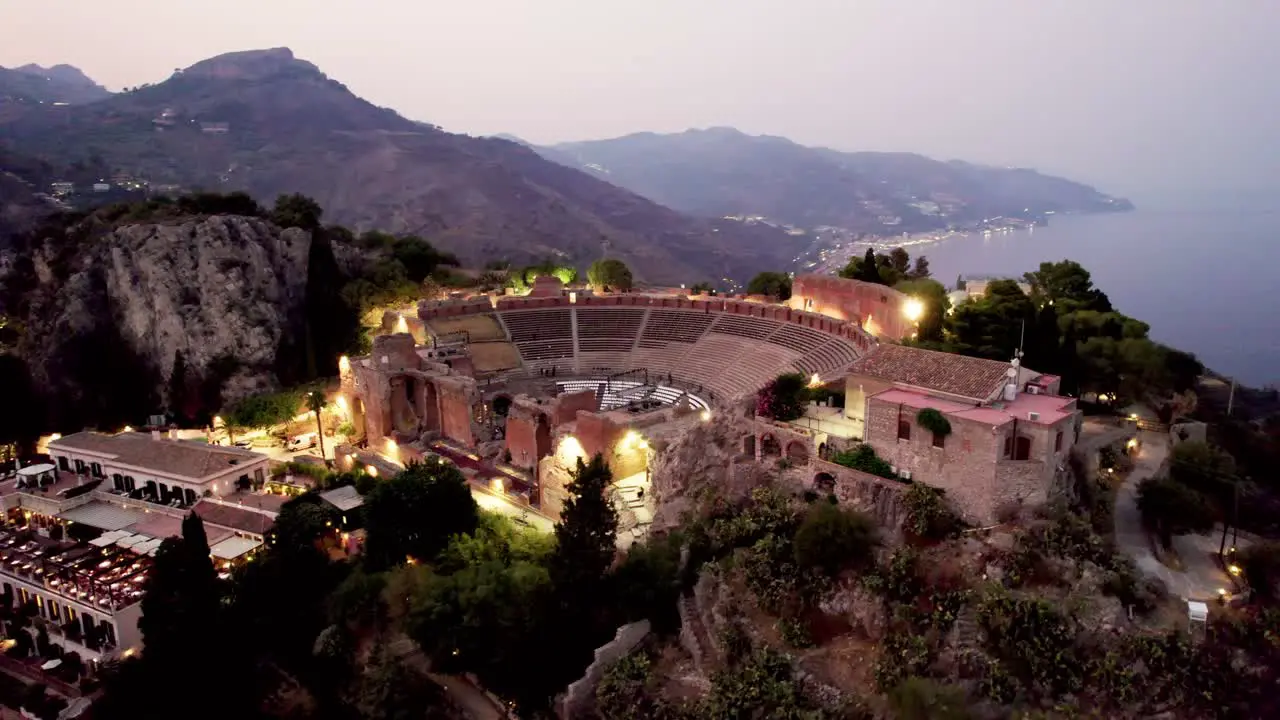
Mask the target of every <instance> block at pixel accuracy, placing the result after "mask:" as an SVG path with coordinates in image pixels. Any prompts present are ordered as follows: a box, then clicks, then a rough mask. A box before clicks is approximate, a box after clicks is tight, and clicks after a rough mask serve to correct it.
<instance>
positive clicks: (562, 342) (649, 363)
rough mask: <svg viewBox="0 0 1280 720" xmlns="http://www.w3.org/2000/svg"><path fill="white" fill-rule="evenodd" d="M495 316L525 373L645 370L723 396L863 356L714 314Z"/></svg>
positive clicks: (845, 345) (796, 332)
mask: <svg viewBox="0 0 1280 720" xmlns="http://www.w3.org/2000/svg"><path fill="white" fill-rule="evenodd" d="M497 315H498V317H499V319H500V321H501V323H502V325H503V326H504V327H505V328H506V329H507V332H508V333H509V334H510V337H511V341H512V343H513V344H514V345H515V347H516V349H517V350H518V351H519V353H520V356H521V358H522V361H523V364H524V366H525V368H526V369H529V370H535V371H537V370H545V369H549V368H555V369H556V371H557V372H558V373H565V374H583V373H601V374H608V372H610V371H623V370H636V369H642V368H643V369H647V370H648V371H649V372H650V373H652V374H654V375H656V376H658V377H662V376H665V375H668V374H669V375H671V376H673V377H675V378H677V379H679V380H681V381H682V382H685V383H691V384H693V385H695V386H700V387H703V388H705V389H707V390H708V391H709V392H710V393H711V394H713V395H714V396H716V397H718V398H731V397H738V396H742V395H746V394H749V393H753V392H755V391H756V390H757V389H758V388H759V387H761V386H762V385H764V384H765V383H767V382H769V381H770V380H772V379H773V378H774V377H776V376H777V375H778V374H779V373H782V372H791V371H798V372H803V373H805V374H806V375H810V374H813V373H826V372H829V371H833V370H836V369H839V368H842V367H844V366H846V365H848V364H849V363H851V362H853V361H854V360H856V359H857V358H858V356H859V354H860V353H859V350H858V347H857V345H856V344H855V342H854V341H853V340H851V339H850V338H848V337H845V336H843V335H836V334H832V333H830V332H823V331H821V330H817V329H814V328H812V327H804V326H802V325H799V324H796V323H794V322H787V321H785V320H776V319H771V318H766V317H761V316H755V315H743V314H730V313H725V312H716V311H712V310H711V309H709V308H702V309H685V308H679V309H676V308H669V307H647V308H646V307H634V306H617V307H612V306H598V305H597V306H594V307H574V306H572V305H560V306H555V307H546V306H542V307H532V308H529V309H516V308H514V307H513V308H508V309H505V310H499V311H498V312H497ZM846 334H847V333H846Z"/></svg>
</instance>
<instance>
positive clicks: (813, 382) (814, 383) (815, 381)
mask: <svg viewBox="0 0 1280 720" xmlns="http://www.w3.org/2000/svg"><path fill="white" fill-rule="evenodd" d="M821 384H822V376H821V375H819V374H818V373H814V374H813V375H811V376H810V377H809V387H811V388H816V387H818V386H819V385H821Z"/></svg>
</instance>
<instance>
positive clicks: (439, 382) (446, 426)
mask: <svg viewBox="0 0 1280 720" xmlns="http://www.w3.org/2000/svg"><path fill="white" fill-rule="evenodd" d="M433 382H435V385H436V393H437V396H438V397H439V401H440V433H441V434H442V435H444V436H445V437H447V438H449V439H450V440H453V441H455V442H458V443H461V444H462V445H465V446H467V447H471V446H472V445H474V444H475V433H474V432H473V431H472V427H471V424H472V417H473V413H474V409H475V406H476V405H477V404H478V403H479V402H480V393H479V391H478V390H477V389H476V381H475V380H473V379H472V378H469V377H462V376H457V375H448V376H444V377H437V378H435V379H434V381H433Z"/></svg>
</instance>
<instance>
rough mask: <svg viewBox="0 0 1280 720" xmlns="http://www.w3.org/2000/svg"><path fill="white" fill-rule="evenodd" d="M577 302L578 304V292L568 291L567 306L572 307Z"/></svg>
mask: <svg viewBox="0 0 1280 720" xmlns="http://www.w3.org/2000/svg"><path fill="white" fill-rule="evenodd" d="M577 302H578V291H577V290H570V291H569V304H570V305H574V304H576V303H577Z"/></svg>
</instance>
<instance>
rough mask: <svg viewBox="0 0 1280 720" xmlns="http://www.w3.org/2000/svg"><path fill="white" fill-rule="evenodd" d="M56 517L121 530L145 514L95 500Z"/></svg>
mask: <svg viewBox="0 0 1280 720" xmlns="http://www.w3.org/2000/svg"><path fill="white" fill-rule="evenodd" d="M58 517H60V518H62V519H63V520H69V521H71V522H73V523H82V524H84V525H88V526H89V527H96V528H99V529H101V530H121V529H123V528H127V527H129V526H130V525H132V524H134V523H136V522H139V521H141V520H143V519H145V518H146V515H145V514H143V513H142V512H140V511H138V510H131V509H129V508H126V507H119V506H117V505H112V504H111V503H105V502H101V501H98V500H95V501H93V502H90V503H86V504H84V505H81V506H80V507H77V508H72V509H70V510H68V511H66V512H64V513H62V514H61V515H59V516H58Z"/></svg>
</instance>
